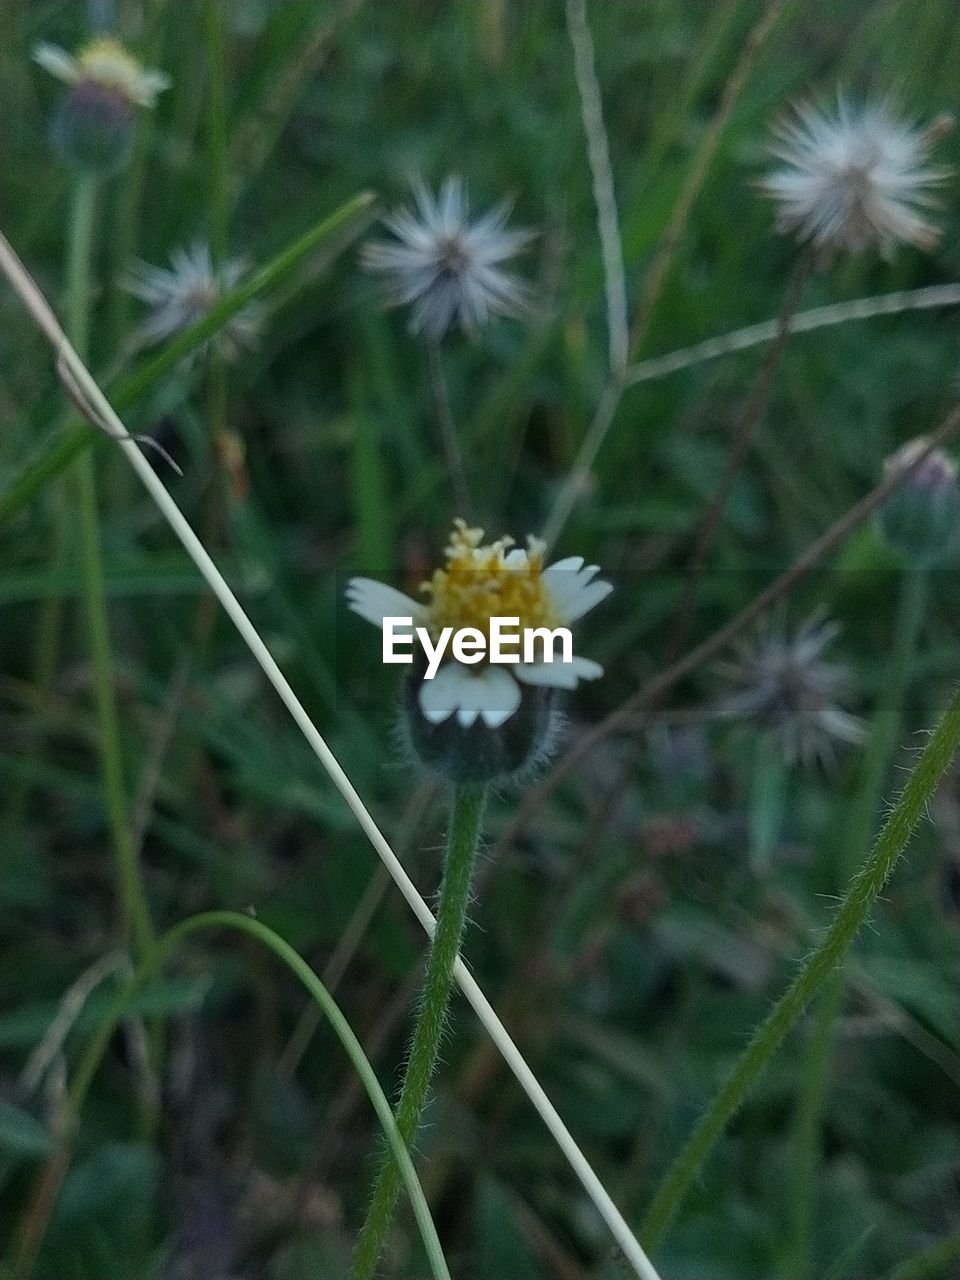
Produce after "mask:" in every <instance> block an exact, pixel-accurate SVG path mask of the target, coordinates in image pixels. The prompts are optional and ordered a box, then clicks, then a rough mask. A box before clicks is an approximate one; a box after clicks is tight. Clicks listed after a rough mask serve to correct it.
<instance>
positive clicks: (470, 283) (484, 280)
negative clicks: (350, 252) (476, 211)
mask: <svg viewBox="0 0 960 1280" xmlns="http://www.w3.org/2000/svg"><path fill="white" fill-rule="evenodd" d="M414 198H415V200H416V206H417V207H416V210H415V211H413V210H410V209H400V210H398V211H397V212H396V213H393V214H390V215H389V216H388V217H386V218H384V225H385V226H386V227H387V229H388V230H389V231H392V232H393V234H394V236H395V237H396V239H395V240H392V241H386V240H375V241H373V242H371V243H370V244H367V245H365V246H364V249H363V255H362V262H363V265H364V266H365V267H366V269H367V270H368V271H374V272H377V273H379V274H380V275H382V276H383V277H384V278H385V281H386V286H387V300H388V302H389V304H390V305H391V306H408V305H409V306H412V308H413V311H412V315H411V319H410V327H411V329H412V330H413V332H414V333H420V332H421V331H422V332H423V333H425V334H426V335H427V337H428V338H430V339H431V340H432V341H439V340H440V338H442V337H443V335H444V334H445V333H446V332H447V330H448V329H449V328H450V327H451V325H453V324H454V323H457V324H459V325H460V327H461V328H462V329H463V330H464V331H465V332H467V333H470V334H473V333H475V332H476V331H477V330H478V329H480V328H481V327H482V326H483V325H485V324H486V323H487V321H488V320H490V319H491V317H493V316H495V315H519V314H521V313H522V312H523V311H525V310H526V309H527V307H528V306H529V301H530V290H529V287H528V286H527V285H526V284H525V283H524V282H523V281H522V280H520V279H519V278H518V277H517V276H514V275H512V274H511V273H510V272H508V271H504V270H503V269H502V267H501V266H500V264H501V263H502V262H504V261H505V260H506V259H507V258H512V257H513V256H514V254H516V253H518V252H519V251H520V250H521V249H522V248H523V247H524V245H526V244H527V243H528V242H529V241H530V240H531V239H532V238H533V234H534V233H533V232H531V231H508V230H507V229H506V221H507V215H508V214H509V212H510V207H509V205H508V204H506V203H504V204H500V205H497V206H496V208H494V209H491V210H490V212H489V213H486V214H484V215H483V216H482V217H480V218H478V219H477V221H476V222H472V223H471V222H470V221H469V215H470V210H469V207H468V204H467V197H466V195H465V194H464V191H463V188H462V186H461V183H460V180H459V179H458V178H448V179H447V180H446V182H445V183H444V184H443V187H442V188H441V190H440V194H439V195H438V196H437V198H436V199H434V198H433V196H431V195H430V193H429V192H428V191H427V190H426V188H425V187H424V186H423V185H422V184H419V183H417V184H415V185H414Z"/></svg>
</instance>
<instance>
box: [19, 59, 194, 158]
mask: <svg viewBox="0 0 960 1280" xmlns="http://www.w3.org/2000/svg"><path fill="white" fill-rule="evenodd" d="M33 58H34V61H35V62H36V63H37V64H38V65H39V66H41V67H43V69H44V70H45V71H49V72H50V74H51V75H53V76H56V78H57V79H58V80H62V81H64V83H65V84H67V85H69V92H68V93H67V95H66V96H65V98H64V100H63V102H62V103H61V105H60V109H59V111H58V113H57V116H56V118H55V120H54V126H53V142H54V146H55V147H56V149H57V150H58V151H59V152H60V153H61V155H62V156H63V157H64V159H65V160H66V161H67V162H68V163H70V164H72V165H73V166H74V167H75V168H78V169H82V170H84V171H86V172H89V173H94V174H99V175H101V176H105V175H108V174H112V173H116V172H117V171H118V170H119V169H121V168H123V166H124V165H125V163H126V162H127V159H128V158H129V155H130V148H131V145H132V142H133V114H134V110H135V109H136V108H137V107H152V106H154V104H155V102H156V100H157V95H158V94H160V93H162V92H163V90H164V89H167V88H169V87H170V83H171V81H170V77H169V76H167V75H166V74H165V73H164V72H162V71H156V70H152V69H149V68H147V67H144V66H142V65H141V63H140V62H138V61H137V59H136V58H135V57H133V55H132V54H130V53H128V52H127V50H126V49H125V48H124V47H123V45H122V44H120V43H119V41H117V40H114V39H113V38H112V37H111V36H98V37H97V38H96V39H94V40H91V41H89V42H88V43H87V44H85V45H84V46H83V47H82V48H81V49H80V50H79V52H78V53H77V55H76V57H74V56H73V55H72V54H69V53H67V51H66V50H65V49H61V48H60V46H59V45H55V44H46V43H44V44H38V45H37V46H36V48H35V49H34V51H33Z"/></svg>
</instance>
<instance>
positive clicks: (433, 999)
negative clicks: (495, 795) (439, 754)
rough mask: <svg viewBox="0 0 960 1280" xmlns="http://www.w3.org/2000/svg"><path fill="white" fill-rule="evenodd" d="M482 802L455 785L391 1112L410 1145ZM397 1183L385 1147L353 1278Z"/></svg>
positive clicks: (441, 1023)
mask: <svg viewBox="0 0 960 1280" xmlns="http://www.w3.org/2000/svg"><path fill="white" fill-rule="evenodd" d="M485 801H486V788H485V787H482V786H459V787H456V788H455V789H454V792H453V798H452V801H451V807H450V829H449V832H448V835H447V852H446V862H445V865H444V872H443V883H442V884H441V886H440V902H439V906H438V908H437V923H436V927H435V929H434V932H433V939H432V942H431V945H430V953H429V955H428V957H427V968H426V973H425V975H424V980H423V992H422V995H421V998H420V1009H419V1012H418V1014H417V1022H416V1027H415V1028H414V1033H413V1041H412V1043H411V1046H410V1056H409V1058H408V1060H407V1069H406V1073H405V1075H404V1080H403V1088H402V1090H401V1093H400V1101H399V1102H398V1103H397V1108H396V1113H395V1115H396V1121H397V1128H398V1130H399V1131H400V1136H401V1138H402V1139H403V1141H404V1143H405V1144H406V1145H407V1146H408V1147H409V1146H411V1144H412V1143H413V1141H414V1139H415V1138H416V1135H417V1129H418V1128H419V1126H420V1118H421V1116H422V1115H423V1109H424V1106H425V1104H426V1100H427V1092H428V1090H429V1088H430V1081H431V1079H432V1078H433V1073H434V1070H435V1069H436V1065H437V1058H438V1056H439V1053H440V1042H441V1040H442V1039H443V1032H444V1027H445V1025H446V1020H447V1006H448V1004H449V1003H450V992H451V989H452V987H453V971H454V965H455V964H456V961H457V958H458V956H459V954H460V942H461V939H462V937H463V929H464V924H465V923H466V917H467V906H468V904H469V901H470V889H471V885H472V883H473V871H474V865H475V863H476V855H477V848H478V845H479V842H480V824H481V821H482V819H483V809H484V804H485ZM400 1185H401V1179H400V1170H399V1168H398V1166H397V1163H396V1160H395V1159H394V1156H393V1153H392V1152H391V1151H385V1152H384V1154H383V1159H382V1162H381V1165H380V1171H379V1173H378V1175H377V1181H376V1184H375V1186H374V1190H373V1198H372V1200H371V1202H370V1208H369V1209H368V1211H367V1217H366V1220H365V1221H364V1224H363V1227H362V1229H361V1231H360V1238H359V1240H358V1242H357V1249H356V1253H355V1255H354V1260H353V1272H352V1274H353V1277H354V1280H367V1278H368V1277H370V1276H372V1275H373V1272H374V1269H375V1268H376V1265H377V1262H378V1260H379V1258H380V1254H381V1252H382V1251H383V1243H384V1239H385V1237H386V1234H387V1231H388V1229H389V1227H390V1221H391V1219H392V1217H393V1211H394V1206H395V1205H396V1201H397V1196H398V1194H399V1191H400Z"/></svg>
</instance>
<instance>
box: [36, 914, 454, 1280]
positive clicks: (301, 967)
mask: <svg viewBox="0 0 960 1280" xmlns="http://www.w3.org/2000/svg"><path fill="white" fill-rule="evenodd" d="M206 929H234V930H236V931H237V932H239V933H244V934H247V935H248V936H249V937H251V938H254V939H255V940H256V941H257V942H260V943H262V944H263V945H264V946H265V947H267V948H268V950H270V951H272V952H273V954H274V955H275V956H276V957H277V959H278V960H280V961H282V963H283V964H285V965H286V966H287V968H288V969H289V970H290V971H291V973H293V974H294V976H295V977H297V978H299V979H300V981H301V983H302V984H303V985H304V987H305V988H306V989H307V991H308V992H309V993H310V995H311V996H312V997H313V998H314V1000H315V1001H316V1002H317V1004H318V1005H319V1007H320V1008H321V1009H322V1011H323V1013H324V1016H325V1017H326V1018H327V1020H328V1021H329V1023H330V1026H331V1027H332V1029H333V1031H334V1033H335V1035H336V1036H337V1039H338V1040H339V1041H340V1043H341V1045H342V1046H343V1048H344V1050H345V1052H346V1054H347V1057H348V1058H349V1059H350V1062H351V1065H352V1066H353V1068H354V1070H355V1071H356V1073H357V1075H358V1076H359V1077H360V1081H361V1083H362V1085H363V1087H364V1089H365V1090H366V1093H367V1096H368V1097H369V1099H370V1102H371V1103H372V1105H373V1109H374V1111H375V1112H376V1115H377V1119H378V1120H379V1122H380V1125H381V1127H382V1129H383V1133H384V1137H385V1138H386V1141H387V1143H388V1145H389V1147H390V1150H391V1152H392V1153H393V1156H394V1159H395V1160H396V1161H397V1164H398V1165H399V1167H400V1172H401V1175H402V1177H403V1181H404V1185H405V1187H406V1189H407V1193H408V1195H409V1196H410V1201H411V1204H412V1207H413V1213H414V1217H415V1218H416V1221H417V1227H418V1228H419V1230H420V1236H421V1238H422V1240H423V1246H424V1249H425V1250H426V1254H427V1258H428V1260H429V1263H430V1273H431V1275H432V1276H433V1280H450V1271H449V1268H448V1267H447V1263H446V1260H445V1259H444V1256H443V1250H442V1249H441V1247H440V1241H439V1239H438V1237H437V1229H436V1227H435V1226H434V1224H433V1219H432V1218H431V1216H430V1210H429V1208H428V1206H427V1201H426V1197H425V1196H424V1194H423V1188H422V1187H421V1185H420V1182H419V1179H418V1178H417V1173H416V1170H415V1169H414V1167H413V1161H412V1160H411V1158H410V1153H409V1151H408V1150H407V1148H406V1146H405V1144H404V1142H403V1139H402V1138H401V1137H400V1131H399V1129H398V1128H397V1124H396V1121H395V1120H394V1118H393V1112H392V1111H391V1109H390V1103H389V1101H388V1100H387V1096H386V1094H385V1093H384V1092H383V1089H382V1088H381V1086H380V1082H379V1080H378V1079H377V1076H376V1073H375V1072H374V1070H373V1067H372V1066H371V1065H370V1062H369V1060H368V1058H367V1056H366V1054H365V1053H364V1052H363V1047H362V1046H361V1044H360V1041H359V1040H358V1039H357V1037H356V1035H355V1034H354V1032H353V1029H352V1028H351V1026H350V1024H349V1022H348V1021H347V1019H346V1018H345V1017H344V1015H343V1014H342V1013H341V1012H340V1008H339V1006H338V1005H337V1003H336V1001H335V1000H334V999H333V997H332V996H331V995H330V993H329V991H327V989H326V987H325V986H324V985H323V983H322V982H321V981H320V979H319V978H318V977H317V975H316V974H315V973H314V971H313V970H312V969H311V968H310V966H309V965H308V964H307V962H306V960H304V959H303V957H302V956H301V955H300V953H299V952H297V951H295V950H294V949H293V947H291V946H290V944H289V943H288V942H287V941H285V939H283V938H281V937H280V935H279V934H278V933H275V932H274V931H273V930H272V929H271V928H269V927H268V926H267V925H265V924H262V923H261V922H260V921H259V920H255V919H253V918H252V917H250V916H245V915H241V914H239V913H238V912H234V911H207V912H204V913H202V914H200V915H195V916H190V917H189V918H188V919H186V920H183V921H181V922H180V924H178V925H174V927H173V928H172V929H170V930H169V931H168V932H167V933H165V934H164V935H163V937H162V938H160V939H159V940H158V942H157V947H156V952H155V962H153V963H151V962H146V963H144V964H141V965H140V966H138V968H137V970H136V971H135V973H134V974H133V975H132V977H131V978H130V979H129V980H128V981H127V982H126V983H124V986H123V988H122V989H121V991H120V992H119V993H118V995H117V998H116V1000H115V1001H114V1003H113V1006H112V1007H111V1009H110V1011H109V1013H108V1014H107V1016H106V1018H105V1020H104V1022H103V1023H102V1024H101V1026H100V1028H99V1031H98V1033H97V1035H96V1037H95V1039H94V1040H93V1041H91V1043H90V1045H89V1046H88V1047H87V1051H86V1053H85V1054H84V1056H83V1059H82V1060H81V1062H80V1065H79V1067H78V1068H77V1074H76V1077H75V1079H74V1081H73V1084H72V1085H71V1087H70V1091H69V1094H68V1098H67V1115H66V1120H67V1125H68V1126H70V1127H72V1126H73V1125H74V1124H75V1123H76V1120H77V1117H78V1116H79V1113H80V1110H81V1108H82V1106H83V1103H84V1100H85V1099H86V1096H87V1093H88V1091H89V1089H90V1085H91V1084H92V1083H93V1079H94V1076H95V1075H96V1073H97V1070H98V1068H99V1066H100V1063H101V1062H102V1061H103V1058H104V1056H105V1054H106V1052H107V1049H108V1048H109V1045H110V1041H111V1040H112V1038H113V1035H114V1032H115V1031H116V1029H117V1027H118V1026H119V1025H120V1023H121V1021H122V1020H123V1018H124V1016H125V1014H126V1013H127V1012H128V1011H129V1009H130V1006H131V1002H132V1001H133V1000H134V998H135V997H136V996H137V995H138V994H139V993H140V991H141V990H142V988H144V987H145V986H146V985H147V984H148V983H149V981H150V978H151V976H153V975H154V974H155V973H156V970H157V965H158V964H160V963H161V962H162V961H164V960H166V959H167V958H168V957H169V955H170V954H171V952H173V951H174V950H175V949H176V948H177V947H178V946H179V944H180V943H181V942H183V941H184V940H185V939H186V938H188V937H190V935H191V934H194V933H199V932H201V931H202V930H206ZM67 1137H68V1140H69V1128H68V1129H67ZM39 1243H40V1241H39V1240H34V1241H32V1242H31V1248H32V1251H33V1252H35V1250H36V1247H37V1246H38V1245H39ZM22 1265H23V1257H22V1254H21V1258H20V1259H19V1260H18V1270H22ZM15 1274H16V1273H15Z"/></svg>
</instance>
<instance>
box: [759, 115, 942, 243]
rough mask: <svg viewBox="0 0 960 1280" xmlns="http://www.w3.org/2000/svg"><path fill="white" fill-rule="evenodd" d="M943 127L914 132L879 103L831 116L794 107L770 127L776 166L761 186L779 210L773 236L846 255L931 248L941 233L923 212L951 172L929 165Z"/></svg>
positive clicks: (936, 124)
mask: <svg viewBox="0 0 960 1280" xmlns="http://www.w3.org/2000/svg"><path fill="white" fill-rule="evenodd" d="M946 127H948V124H947V118H945V117H941V118H940V119H938V120H937V121H935V122H934V124H933V125H931V126H930V127H929V128H925V129H924V128H920V127H918V126H917V125H915V124H911V123H909V122H907V121H904V120H902V119H901V118H900V117H899V116H898V115H897V114H896V113H895V112H894V110H893V109H892V108H891V107H890V105H889V104H888V103H884V102H874V103H867V104H865V105H862V106H853V105H851V104H850V103H849V102H847V101H846V99H844V98H843V97H842V96H841V97H840V98H839V99H838V102H837V106H836V109H835V110H834V111H827V110H826V109H822V108H820V107H817V106H814V105H812V104H810V103H801V104H798V105H797V106H795V107H794V108H793V109H792V112H791V114H790V115H789V116H788V117H787V118H785V119H784V120H781V121H780V122H779V123H778V124H777V125H776V126H775V127H774V138H773V142H772V143H771V145H770V152H771V154H772V155H773V156H775V157H776V158H777V159H778V160H779V161H780V162H781V165H780V167H779V168H777V169H775V170H773V172H771V173H769V174H767V175H766V177H765V178H763V179H762V180H761V184H760V185H761V187H762V188H763V190H765V191H766V193H767V194H768V195H769V196H771V197H772V198H773V199H774V200H776V202H777V204H778V205H779V214H778V219H777V226H778V229H779V230H780V231H784V232H792V233H795V234H796V235H797V236H798V237H799V238H800V239H801V240H805V241H809V242H811V243H812V244H814V245H815V246H817V247H818V248H822V249H826V250H834V251H841V252H849V253H853V252H856V251H858V250H860V249H864V248H866V247H868V246H870V245H875V246H876V247H877V248H878V249H879V250H880V252H881V253H882V254H883V255H884V256H885V257H889V256H890V255H891V254H892V253H893V250H894V249H895V248H896V246H897V245H898V244H901V243H902V244H913V245H916V246H917V247H918V248H921V249H930V248H932V247H933V245H934V244H936V241H937V238H938V236H939V229H938V228H937V227H936V226H935V225H934V224H933V223H932V222H931V221H930V220H929V218H928V217H927V212H928V211H929V210H930V209H931V208H934V207H936V205H937V203H938V202H937V200H936V198H935V197H934V195H933V189H934V188H936V187H937V186H939V185H940V184H941V183H942V182H943V181H944V180H945V178H946V177H947V176H948V172H949V171H948V170H947V169H943V168H937V167H932V166H930V165H929V164H928V163H927V161H928V158H929V155H930V151H931V148H932V146H933V144H934V143H935V142H936V141H937V140H938V138H939V137H941V136H942V134H943V132H944V130H945V128H946Z"/></svg>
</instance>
